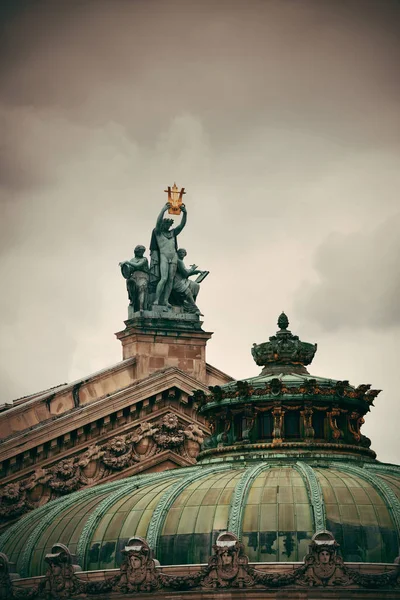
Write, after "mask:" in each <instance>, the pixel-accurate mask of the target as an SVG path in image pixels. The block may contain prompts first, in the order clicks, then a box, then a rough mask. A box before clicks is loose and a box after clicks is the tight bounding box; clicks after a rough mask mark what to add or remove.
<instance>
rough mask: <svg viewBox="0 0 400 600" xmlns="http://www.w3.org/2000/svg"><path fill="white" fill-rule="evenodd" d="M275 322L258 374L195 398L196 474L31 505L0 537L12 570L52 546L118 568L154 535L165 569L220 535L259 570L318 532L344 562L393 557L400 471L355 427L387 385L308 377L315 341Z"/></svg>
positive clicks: (189, 559)
mask: <svg viewBox="0 0 400 600" xmlns="http://www.w3.org/2000/svg"><path fill="white" fill-rule="evenodd" d="M279 326H280V328H281V329H280V332H278V333H277V335H276V336H272V338H270V342H266V343H265V344H259V345H258V346H257V350H255V351H253V354H254V353H255V354H256V358H257V362H258V364H260V366H263V367H264V368H263V370H262V373H261V374H260V375H259V376H257V377H253V378H249V379H246V380H243V381H236V382H231V383H228V384H226V385H223V386H220V387H219V386H215V387H213V388H210V393H209V394H204V393H203V392H200V391H197V392H194V394H193V395H194V396H195V398H196V400H197V401H198V404H199V411H200V413H201V414H203V415H204V417H205V418H206V419H207V420H208V421H209V424H210V428H211V431H212V435H211V436H210V437H209V438H208V439H207V440H206V441H205V442H204V445H203V449H202V452H201V453H200V455H199V462H198V464H197V465H196V466H194V467H185V468H178V469H174V470H170V471H164V472H162V473H153V474H149V475H138V476H134V477H130V478H126V479H123V480H120V481H116V482H113V483H108V484H103V485H99V486H97V487H92V488H89V489H86V490H82V491H79V492H76V493H73V494H70V495H68V496H65V497H63V498H60V499H58V500H55V501H53V502H51V503H50V504H48V505H46V506H43V507H42V508H38V509H36V510H34V511H32V512H31V513H29V514H27V515H26V516H25V517H23V518H21V520H20V521H19V522H18V523H16V524H15V525H13V526H12V527H10V528H9V529H8V530H7V531H6V532H5V533H4V534H3V535H2V536H0V550H1V551H2V552H4V553H6V554H7V555H8V557H9V559H10V560H11V561H12V562H14V563H15V564H16V570H17V571H18V572H19V573H20V574H21V575H23V576H28V575H31V576H33V575H40V574H42V573H43V572H44V570H45V565H44V557H45V555H46V553H47V552H49V551H50V549H51V547H52V546H53V545H54V544H55V543H62V544H65V545H66V546H68V548H69V549H70V551H71V552H72V553H74V554H77V557H78V562H79V563H80V565H81V566H82V568H83V569H88V570H97V569H109V568H114V567H118V566H119V565H120V563H121V560H122V555H121V551H122V549H123V548H124V546H125V545H126V543H127V542H128V539H129V538H131V537H133V536H140V537H143V538H146V539H147V541H148V543H149V546H150V548H152V549H153V551H154V554H155V557H156V558H157V559H158V560H159V561H160V563H161V564H164V565H165V564H170V565H171V564H193V563H203V562H206V561H207V559H208V557H209V556H210V554H211V550H212V545H213V543H214V542H215V540H216V538H217V536H218V535H219V533H221V532H223V531H230V532H232V533H233V534H235V535H236V536H238V537H239V538H240V539H241V540H242V542H243V544H244V547H245V552H246V554H247V555H248V557H249V559H250V561H252V562H276V561H278V562H279V561H284V562H295V561H301V560H302V559H303V557H304V555H305V554H306V552H307V549H308V545H309V543H310V540H311V538H312V536H313V534H315V533H316V532H319V531H323V530H329V531H331V532H332V533H333V535H334V537H335V538H336V540H337V542H338V543H339V544H340V548H341V552H342V555H343V558H344V560H345V561H360V562H380V563H382V562H383V563H384V562H388V563H390V562H393V560H394V559H395V557H396V556H398V554H399V538H400V467H397V466H395V465H386V464H382V463H379V462H378V461H376V460H375V453H374V452H373V451H372V450H370V448H369V443H370V442H369V440H368V439H367V438H365V436H363V435H362V434H361V432H360V428H361V426H362V424H363V422H364V418H363V417H364V416H365V415H366V413H367V412H368V411H369V410H370V407H371V406H372V405H373V400H374V398H375V397H376V396H377V393H378V391H377V390H371V389H370V386H369V385H361V386H358V387H354V386H352V385H350V384H349V382H348V381H336V380H332V379H327V378H320V377H314V376H311V375H309V373H308V371H307V369H306V364H309V363H310V362H311V360H312V357H313V356H314V353H315V350H316V346H315V345H312V344H305V343H303V342H301V341H300V340H299V339H298V337H297V336H293V335H292V334H291V333H290V332H289V331H288V330H287V327H288V319H287V317H286V315H281V316H280V318H279ZM280 333H281V334H282V335H280ZM270 343H271V344H272V346H269V345H268V344H270ZM271 347H272V350H271ZM260 348H261V349H260ZM311 355H312V356H311Z"/></svg>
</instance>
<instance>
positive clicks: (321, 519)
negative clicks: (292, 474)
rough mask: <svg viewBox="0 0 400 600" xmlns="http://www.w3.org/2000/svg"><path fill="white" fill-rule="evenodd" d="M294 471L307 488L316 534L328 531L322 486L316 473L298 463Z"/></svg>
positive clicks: (308, 466) (305, 464) (303, 464)
mask: <svg viewBox="0 0 400 600" xmlns="http://www.w3.org/2000/svg"><path fill="white" fill-rule="evenodd" d="M294 469H295V470H296V471H297V472H298V473H300V475H301V477H302V478H303V481H304V483H305V486H306V488H307V492H308V497H309V499H310V503H311V507H312V510H313V516H314V528H315V533H318V532H319V531H325V530H326V510H325V502H324V496H323V493H322V488H321V484H320V482H319V480H318V478H317V476H316V474H315V473H314V469H313V468H312V467H310V465H308V464H307V463H304V462H301V461H297V463H296V464H295V465H294Z"/></svg>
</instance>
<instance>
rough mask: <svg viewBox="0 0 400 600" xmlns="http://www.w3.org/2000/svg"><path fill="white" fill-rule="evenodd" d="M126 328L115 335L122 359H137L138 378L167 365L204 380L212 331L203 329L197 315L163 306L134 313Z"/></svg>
mask: <svg viewBox="0 0 400 600" xmlns="http://www.w3.org/2000/svg"><path fill="white" fill-rule="evenodd" d="M129 316H131V317H132V318H130V319H128V320H127V321H125V325H126V328H125V329H124V330H123V331H120V332H118V333H117V334H116V336H117V338H118V339H119V340H120V341H121V344H122V356H123V359H124V360H125V359H127V358H132V357H135V358H136V377H137V379H143V378H144V377H147V376H148V375H150V374H151V373H154V372H156V371H160V370H161V369H165V368H167V367H178V368H179V369H181V370H182V371H184V372H185V373H188V374H189V375H192V377H194V378H195V379H197V380H198V381H200V382H202V383H206V382H207V376H206V343H207V341H208V340H209V339H210V338H211V336H212V333H209V332H206V331H203V329H202V328H201V326H202V321H200V319H199V317H198V316H197V315H194V314H188V313H183V312H180V311H179V310H175V311H174V310H172V311H168V312H165V311H164V310H163V309H162V307H154V308H153V310H151V311H142V312H136V313H133V314H132V313H131V314H130V315H129Z"/></svg>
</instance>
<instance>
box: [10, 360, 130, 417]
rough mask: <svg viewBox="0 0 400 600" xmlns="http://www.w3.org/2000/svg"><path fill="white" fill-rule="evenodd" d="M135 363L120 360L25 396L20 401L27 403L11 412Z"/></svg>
mask: <svg viewBox="0 0 400 600" xmlns="http://www.w3.org/2000/svg"><path fill="white" fill-rule="evenodd" d="M135 362H136V358H127V359H126V360H120V361H118V362H117V363H114V364H113V365H110V366H109V367H105V368H103V369H100V370H99V371H95V372H94V373H91V374H90V375H86V376H85V377H81V378H80V379H76V380H74V381H71V382H69V383H63V384H59V385H58V386H57V385H56V386H54V387H51V388H48V389H47V390H43V392H39V393H38V394H31V396H23V397H22V398H19V400H21V399H24V398H26V401H25V402H21V403H19V402H18V403H17V404H14V405H13V407H12V408H11V409H10V410H14V409H21V408H26V406H27V404H31V403H34V402H36V401H38V402H39V401H43V399H45V398H46V397H48V396H49V392H50V394H52V393H54V394H56V393H58V392H61V391H62V392H65V391H67V390H69V389H72V388H73V387H75V386H76V385H79V384H83V383H87V382H89V381H90V380H92V379H95V378H96V377H99V376H101V375H103V374H104V373H107V372H109V371H112V370H113V369H123V368H125V367H126V366H127V365H130V364H132V365H133V364H134V363H135ZM29 398H30V400H29ZM17 401H18V399H17ZM9 412H10V411H8V413H9ZM0 418H1V415H0Z"/></svg>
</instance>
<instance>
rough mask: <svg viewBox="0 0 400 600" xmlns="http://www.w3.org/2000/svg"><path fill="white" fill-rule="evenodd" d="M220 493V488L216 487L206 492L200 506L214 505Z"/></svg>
mask: <svg viewBox="0 0 400 600" xmlns="http://www.w3.org/2000/svg"><path fill="white" fill-rule="evenodd" d="M220 493H221V486H218V487H217V486H216V487H215V488H213V489H211V490H208V492H207V493H206V495H205V496H204V498H203V501H202V504H215V502H216V501H217V500H218V498H219V495H220Z"/></svg>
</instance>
